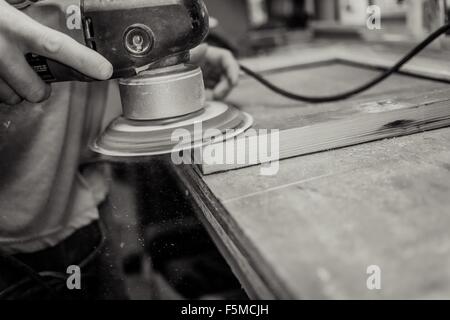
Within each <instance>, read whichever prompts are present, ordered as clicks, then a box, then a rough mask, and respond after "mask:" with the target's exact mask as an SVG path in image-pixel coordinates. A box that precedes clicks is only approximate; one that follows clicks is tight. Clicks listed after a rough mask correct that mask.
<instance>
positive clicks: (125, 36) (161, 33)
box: [18, 0, 252, 157]
mask: <svg viewBox="0 0 450 320" xmlns="http://www.w3.org/2000/svg"><path fill="white" fill-rule="evenodd" d="M18 6H19V7H18V8H20V9H21V10H23V11H24V12H25V13H26V14H27V15H29V16H30V17H32V18H33V19H35V20H37V21H38V22H40V23H42V24H44V25H46V26H48V27H50V28H53V29H55V30H58V31H60V32H63V33H65V34H67V35H69V36H71V37H72V38H73V39H75V40H77V41H78V42H80V43H82V44H84V45H86V46H88V47H89V48H91V49H92V50H95V51H97V52H98V53H100V54H101V55H103V56H104V57H105V58H106V59H108V60H109V61H110V62H111V64H112V65H113V67H114V73H113V76H112V78H113V79H120V80H119V88H120V96H121V100H122V108H123V115H122V117H120V118H119V119H116V120H114V121H113V122H112V123H111V124H110V125H109V127H108V128H107V130H106V131H105V132H104V133H103V134H102V135H101V136H100V137H99V138H98V139H97V141H96V142H95V143H94V145H93V146H92V150H93V151H95V152H97V153H99V154H102V155H104V156H108V157H139V156H152V155H161V154H167V153H172V152H178V151H182V150H186V149H191V148H196V147H200V146H202V145H204V144H206V143H211V142H212V141H220V140H223V139H228V138H232V137H234V136H237V135H239V134H241V133H243V132H244V131H245V130H247V129H248V128H249V127H251V125H252V118H251V116H250V115H248V114H246V113H243V112H241V111H239V110H238V109H235V108H233V107H230V106H228V105H226V104H224V103H222V102H216V101H206V98H205V86H204V82H203V75H202V71H201V69H200V68H199V67H196V66H194V65H191V64H189V59H190V55H189V52H190V50H191V49H193V48H195V47H196V46H198V45H199V44H200V43H201V42H202V41H203V40H204V39H205V37H206V35H207V33H208V26H209V16H208V12H207V10H206V7H205V5H204V3H203V1H202V0H134V1H130V0H108V1H105V0H41V1H27V0H25V1H23V2H22V3H21V4H19V5H18ZM77 19H78V20H77ZM26 58H27V61H28V63H29V64H30V65H31V66H32V67H33V68H34V70H35V71H36V72H37V73H38V74H39V75H40V77H41V78H42V79H43V80H45V81H46V82H62V81H84V82H87V81H92V80H93V79H90V78H88V77H86V76H85V75H82V74H80V73H79V72H77V71H76V70H73V69H71V68H70V67H68V66H65V65H62V64H60V63H58V62H56V61H53V60H50V59H47V58H46V57H42V56H37V55H34V54H33V53H30V54H28V55H27V57H26ZM197 128H201V133H200V134H199V133H198V132H195V131H196V129H197ZM213 129H214V130H213ZM174 133H176V139H174ZM180 133H181V135H180Z"/></svg>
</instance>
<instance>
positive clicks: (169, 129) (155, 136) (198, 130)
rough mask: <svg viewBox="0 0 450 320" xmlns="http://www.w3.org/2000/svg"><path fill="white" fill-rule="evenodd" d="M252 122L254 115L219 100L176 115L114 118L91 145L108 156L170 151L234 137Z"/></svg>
mask: <svg viewBox="0 0 450 320" xmlns="http://www.w3.org/2000/svg"><path fill="white" fill-rule="evenodd" d="M252 124H253V118H252V117H251V116H250V115H249V114H247V113H244V112H241V111H240V110H238V109H236V108H234V107H230V106H228V105H227V104H224V103H221V102H207V104H206V106H205V108H203V109H201V110H199V111H197V112H195V113H192V114H189V115H186V116H183V117H178V118H172V119H164V120H147V121H137V120H129V119H126V118H123V117H121V118H119V119H117V120H115V121H114V122H113V123H112V124H111V125H110V126H109V127H108V129H107V130H106V131H105V133H104V134H103V135H102V136H101V137H100V138H98V139H97V141H96V142H95V143H94V145H93V146H92V147H91V149H92V150H93V151H94V152H96V153H99V154H102V155H104V156H108V157H142V156H155V155H162V154H170V153H174V152H179V151H182V150H187V149H192V148H197V147H200V146H202V145H205V144H209V143H212V142H217V141H221V140H224V139H230V138H233V137H235V136H237V135H239V134H241V133H243V132H245V131H246V130H247V129H249V128H250V127H251V126H252Z"/></svg>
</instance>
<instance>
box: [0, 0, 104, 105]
mask: <svg viewBox="0 0 450 320" xmlns="http://www.w3.org/2000/svg"><path fill="white" fill-rule="evenodd" d="M27 53H35V54H38V55H41V56H45V57H47V58H50V59H53V60H56V61H59V62H60V63H62V64H65V65H67V66H70V67H72V68H74V69H76V70H78V71H79V72H81V73H83V74H85V75H87V76H89V77H91V78H94V79H98V80H106V79H108V78H110V77H111V75H112V72H113V67H112V65H111V64H110V63H109V62H108V61H107V60H106V59H105V58H103V57H102V56H101V55H100V54H98V53H96V52H95V51H93V50H91V49H89V48H87V47H86V46H84V45H82V44H80V43H78V42H77V41H75V40H74V39H72V38H71V37H69V36H67V35H65V34H63V33H60V32H58V31H55V30H53V29H50V28H48V27H46V26H43V25H42V24H40V23H38V22H36V21H34V20H33V19H31V18H30V17H28V16H27V15H26V14H24V13H23V12H21V11H19V10H17V9H15V8H14V7H12V6H11V5H9V4H8V3H7V2H5V1H4V0H0V103H1V102H4V103H7V104H10V105H14V104H17V103H19V102H21V101H22V100H23V99H25V100H27V101H29V102H34V103H37V102H42V101H44V100H46V99H47V98H48V97H49V96H50V93H51V87H50V86H49V85H48V84H46V83H45V82H44V81H42V80H41V78H40V77H39V76H38V75H37V74H36V72H34V70H33V68H31V67H30V65H29V64H28V63H27V61H26V59H25V54H27Z"/></svg>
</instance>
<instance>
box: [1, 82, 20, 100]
mask: <svg viewBox="0 0 450 320" xmlns="http://www.w3.org/2000/svg"><path fill="white" fill-rule="evenodd" d="M21 101H22V98H20V97H19V96H18V95H17V93H15V92H14V90H13V89H11V87H10V86H9V85H8V84H7V83H6V82H4V81H3V80H1V79H0V103H6V104H9V105H16V104H18V103H20V102H21Z"/></svg>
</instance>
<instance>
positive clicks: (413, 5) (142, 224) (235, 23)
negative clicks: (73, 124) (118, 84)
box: [107, 0, 450, 299]
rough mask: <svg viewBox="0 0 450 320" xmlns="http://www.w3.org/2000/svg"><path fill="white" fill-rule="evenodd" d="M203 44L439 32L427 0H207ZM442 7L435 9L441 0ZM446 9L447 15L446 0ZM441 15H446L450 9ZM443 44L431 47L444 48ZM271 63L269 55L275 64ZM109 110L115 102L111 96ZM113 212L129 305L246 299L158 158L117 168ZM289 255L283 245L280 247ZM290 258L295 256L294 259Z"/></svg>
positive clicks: (261, 51)
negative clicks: (375, 13) (376, 14)
mask: <svg viewBox="0 0 450 320" xmlns="http://www.w3.org/2000/svg"><path fill="white" fill-rule="evenodd" d="M205 2H206V5H207V7H208V10H209V13H210V15H211V17H212V19H211V27H212V29H211V31H210V35H209V37H208V42H209V43H211V44H215V45H218V46H223V47H226V48H228V49H230V50H231V51H233V52H234V53H235V54H236V55H237V56H238V57H239V58H240V59H252V58H255V57H271V55H272V54H273V53H274V52H280V51H283V50H287V49H286V48H293V47H295V50H302V49H303V48H305V49H306V48H311V47H313V48H314V47H320V46H324V45H330V44H333V43H339V44H343V43H344V44H345V43H348V44H354V43H364V42H371V43H392V44H394V43H395V45H396V46H400V47H404V48H408V47H411V46H412V45H413V44H415V43H418V42H419V41H420V40H422V39H423V38H424V37H425V36H426V35H428V34H429V33H430V32H431V31H433V30H434V29H436V28H437V27H438V26H439V25H440V23H441V22H440V21H439V18H438V17H439V15H440V14H441V13H439V12H436V11H433V10H436V8H442V7H439V5H440V4H439V2H440V1H430V0H410V1H408V0H404V1H401V0H398V1H397V0H371V1H365V0H355V1H352V0H227V1H223V0H206V1H205ZM440 3H441V5H442V2H440ZM445 4H446V5H447V6H448V7H447V8H449V10H450V1H446V2H445ZM371 5H377V6H379V8H381V13H382V15H381V17H380V18H381V22H380V23H381V25H382V29H380V30H371V29H368V27H367V7H368V6H371ZM448 12H449V13H448V14H447V16H450V11H448ZM448 48H450V39H449V38H447V39H445V38H443V39H441V40H440V41H439V42H437V43H435V44H434V48H433V49H432V50H435V51H436V52H440V50H448ZM274 59H275V58H274ZM109 99H110V103H111V104H112V103H117V102H118V101H120V99H119V97H118V96H117V92H114V91H111V93H110V98H109ZM113 168H114V179H113V182H112V184H113V190H112V194H111V197H110V199H111V210H110V211H109V212H110V215H109V216H108V217H107V219H109V220H110V221H111V223H110V224H109V225H110V226H111V228H116V229H117V230H116V232H112V234H114V235H116V236H117V239H115V242H116V243H117V244H118V251H119V259H120V261H119V264H120V265H121V266H123V275H124V278H125V279H126V283H127V290H128V293H129V295H130V297H131V298H132V299H248V298H249V296H248V295H247V292H246V290H245V289H244V287H243V284H242V281H240V280H238V278H237V277H236V275H235V273H234V272H233V271H232V269H231V268H230V266H229V264H228V263H227V260H226V259H225V258H224V257H223V252H222V251H221V250H220V248H218V247H217V246H216V243H215V242H214V241H213V237H211V234H210V233H209V232H208V230H207V229H206V228H205V227H204V225H203V223H202V222H201V221H200V220H199V217H198V208H195V206H194V205H193V204H192V202H191V201H190V197H191V194H190V191H189V190H187V189H186V188H183V186H182V185H181V184H180V183H179V181H178V177H176V176H175V175H174V173H173V172H172V171H171V170H170V168H168V167H167V162H166V160H165V158H164V157H161V158H157V157H155V158H154V159H153V160H151V161H149V162H148V163H145V164H144V163H139V164H133V163H131V164H115V165H114V166H113ZM287 249H289V248H287ZM292 254H298V253H295V252H292Z"/></svg>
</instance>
